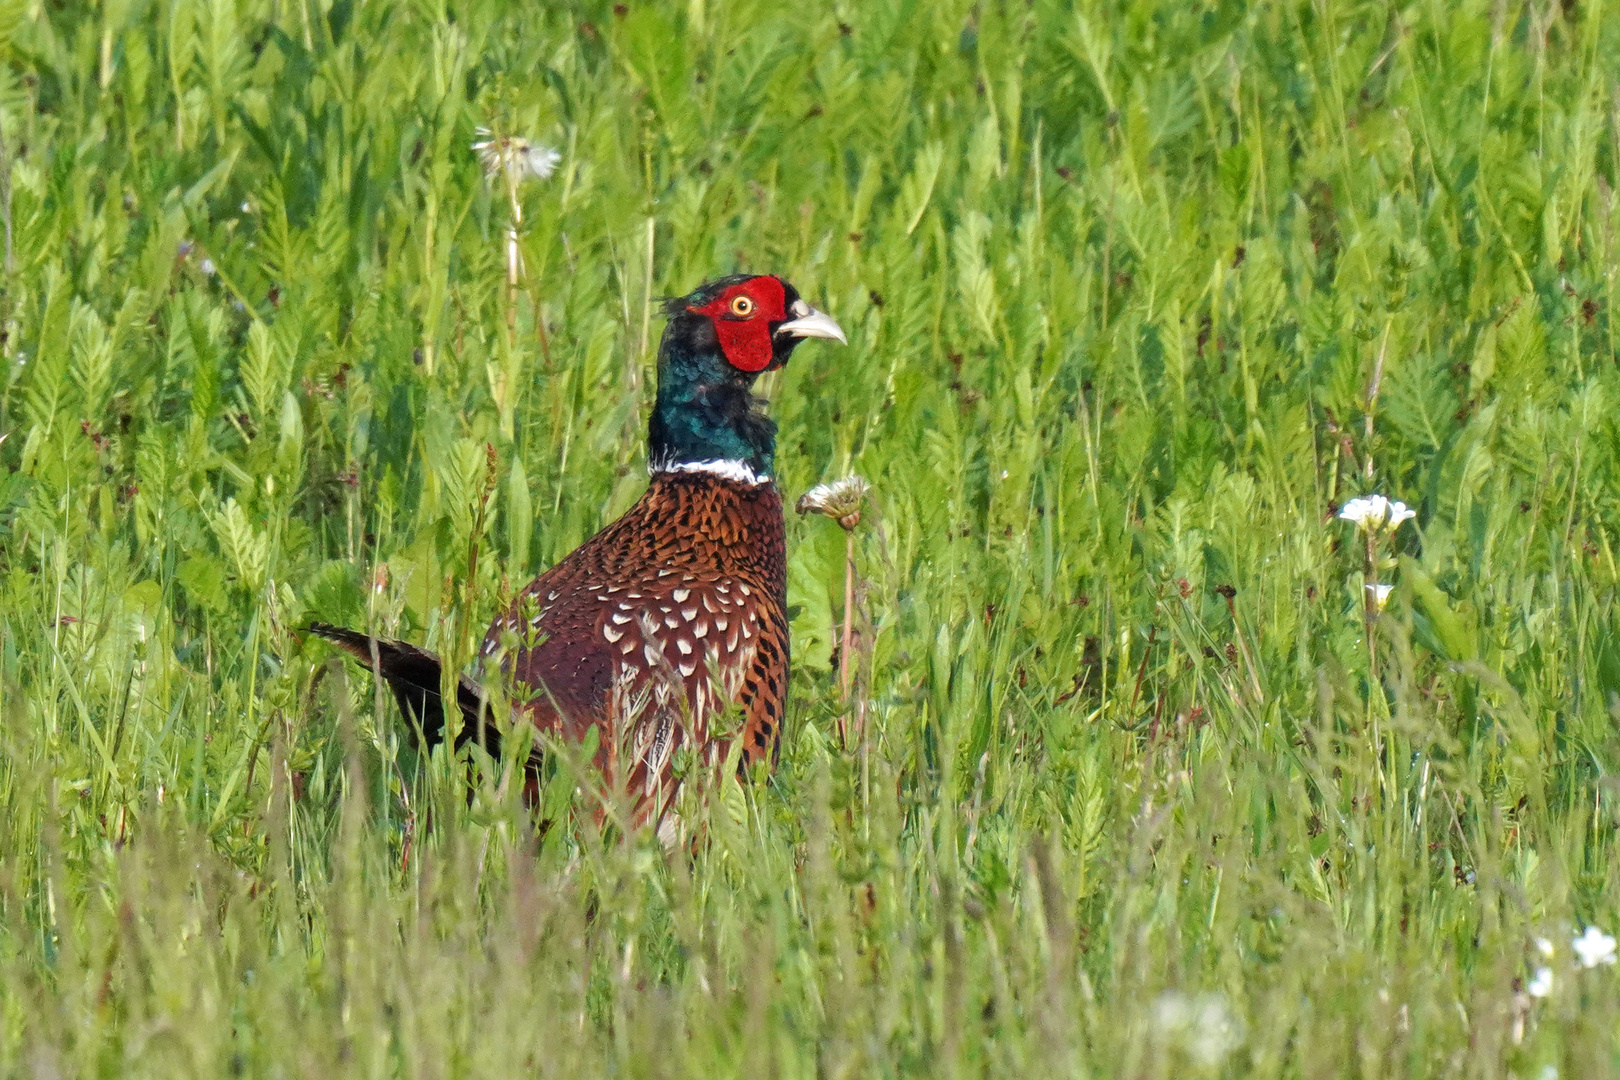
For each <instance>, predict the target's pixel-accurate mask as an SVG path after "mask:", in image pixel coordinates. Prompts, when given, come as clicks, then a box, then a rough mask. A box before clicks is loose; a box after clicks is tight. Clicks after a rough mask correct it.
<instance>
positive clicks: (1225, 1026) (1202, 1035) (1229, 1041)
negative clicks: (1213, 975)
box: [1153, 990, 1243, 1067]
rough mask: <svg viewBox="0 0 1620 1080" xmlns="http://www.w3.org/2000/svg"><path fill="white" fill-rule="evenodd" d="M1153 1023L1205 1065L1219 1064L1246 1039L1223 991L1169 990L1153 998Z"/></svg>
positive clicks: (1167, 1039)
mask: <svg viewBox="0 0 1620 1080" xmlns="http://www.w3.org/2000/svg"><path fill="white" fill-rule="evenodd" d="M1153 1023H1154V1026H1155V1027H1156V1028H1157V1029H1158V1033H1159V1036H1160V1037H1161V1038H1162V1039H1164V1040H1165V1041H1166V1042H1168V1043H1173V1044H1176V1045H1179V1046H1181V1047H1182V1049H1183V1050H1185V1051H1186V1053H1187V1055H1188V1056H1189V1057H1191V1058H1192V1059H1193V1060H1194V1061H1196V1062H1197V1063H1198V1064H1200V1065H1203V1066H1206V1067H1208V1066H1214V1065H1219V1064H1220V1063H1221V1060H1222V1059H1223V1058H1225V1057H1226V1055H1227V1054H1230V1053H1231V1052H1232V1051H1233V1050H1236V1049H1237V1048H1238V1047H1239V1046H1240V1045H1242V1042H1243V1030H1242V1023H1241V1022H1240V1021H1239V1020H1238V1019H1237V1017H1235V1016H1233V1015H1232V1012H1231V1010H1230V1009H1228V1008H1227V1007H1226V998H1225V997H1223V996H1222V995H1220V994H1199V995H1197V996H1196V997H1188V996H1187V995H1186V994H1181V993H1177V992H1176V991H1174V990H1169V991H1166V992H1165V993H1163V994H1160V995H1159V997H1158V999H1157V1000H1155V1001H1154V1002H1153Z"/></svg>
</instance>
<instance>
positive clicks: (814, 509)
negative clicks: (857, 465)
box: [798, 473, 872, 530]
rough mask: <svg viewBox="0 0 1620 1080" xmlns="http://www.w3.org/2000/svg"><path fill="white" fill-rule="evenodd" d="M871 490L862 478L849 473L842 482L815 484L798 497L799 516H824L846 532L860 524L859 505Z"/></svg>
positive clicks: (870, 486)
mask: <svg viewBox="0 0 1620 1080" xmlns="http://www.w3.org/2000/svg"><path fill="white" fill-rule="evenodd" d="M871 490H872V485H870V484H868V483H867V482H866V480H865V478H864V477H861V476H859V475H857V474H856V473H850V474H849V475H848V476H846V477H844V478H843V479H842V480H833V481H831V482H830V483H826V484H817V485H816V486H815V487H813V488H811V489H810V490H809V491H807V492H805V493H804V494H803V495H801V496H800V497H799V502H798V511H799V513H801V514H810V513H815V514H824V515H826V516H827V517H830V518H832V519H833V520H834V521H836V522H838V524H840V525H842V526H843V527H844V528H845V529H846V530H847V529H853V528H854V527H855V526H857V525H859V524H860V523H861V504H862V503H864V502H865V501H866V496H867V494H868V493H869V492H871Z"/></svg>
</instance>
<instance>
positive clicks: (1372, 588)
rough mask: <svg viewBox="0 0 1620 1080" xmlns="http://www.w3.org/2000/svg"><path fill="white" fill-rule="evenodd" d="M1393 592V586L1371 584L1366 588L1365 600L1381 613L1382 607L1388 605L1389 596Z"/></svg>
mask: <svg viewBox="0 0 1620 1080" xmlns="http://www.w3.org/2000/svg"><path fill="white" fill-rule="evenodd" d="M1394 591H1395V586H1393V585H1380V584H1378V583H1377V582H1373V583H1371V584H1369V585H1368V586H1367V598H1368V599H1369V600H1371V601H1372V605H1373V607H1374V608H1375V609H1377V610H1378V611H1383V610H1384V605H1385V604H1387V603H1389V594H1390V593H1392V592H1394Z"/></svg>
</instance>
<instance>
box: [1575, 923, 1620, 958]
mask: <svg viewBox="0 0 1620 1080" xmlns="http://www.w3.org/2000/svg"><path fill="white" fill-rule="evenodd" d="M1572 945H1573V947H1574V949H1575V955H1576V956H1577V957H1578V958H1579V959H1580V961H1581V967H1586V968H1593V967H1597V966H1598V965H1599V964H1612V963H1614V960H1615V946H1614V938H1612V937H1610V936H1609V935H1608V934H1605V933H1604V932H1603V931H1602V930H1599V929H1598V928H1597V927H1595V926H1588V927H1587V928H1586V933H1584V934H1582V935H1581V936H1580V937H1578V938H1576V939H1575V940H1574V942H1573V943H1572Z"/></svg>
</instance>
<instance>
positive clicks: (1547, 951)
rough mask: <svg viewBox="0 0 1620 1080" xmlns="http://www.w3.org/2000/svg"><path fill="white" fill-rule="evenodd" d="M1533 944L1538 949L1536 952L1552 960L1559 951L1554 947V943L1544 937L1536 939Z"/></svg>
mask: <svg viewBox="0 0 1620 1080" xmlns="http://www.w3.org/2000/svg"><path fill="white" fill-rule="evenodd" d="M1533 944H1534V945H1535V947H1536V952H1538V953H1540V954H1541V955H1542V956H1545V957H1548V958H1551V957H1552V955H1553V954H1554V953H1556V952H1557V951H1558V950H1557V949H1556V948H1554V947H1553V943H1552V942H1551V941H1549V940H1548V939H1546V938H1544V937H1538V938H1536V939H1535V941H1534V942H1533Z"/></svg>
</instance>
